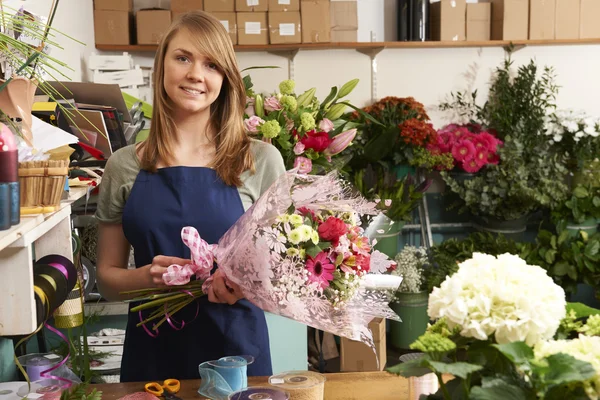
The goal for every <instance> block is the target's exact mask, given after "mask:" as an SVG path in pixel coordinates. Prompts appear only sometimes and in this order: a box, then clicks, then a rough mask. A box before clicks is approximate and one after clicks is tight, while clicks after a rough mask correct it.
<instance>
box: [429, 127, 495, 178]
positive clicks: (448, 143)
mask: <svg viewBox="0 0 600 400" xmlns="http://www.w3.org/2000/svg"><path fill="white" fill-rule="evenodd" d="M501 145H502V141H500V140H499V139H498V138H497V137H496V136H495V135H494V134H493V133H492V132H490V131H486V130H483V128H482V127H481V125H479V124H467V125H462V126H461V125H456V124H450V125H447V126H446V127H444V128H443V129H441V130H439V131H438V137H437V143H433V144H429V145H428V146H427V150H429V151H430V152H431V153H432V154H449V155H451V157H452V160H453V164H452V167H456V168H458V169H460V170H463V171H465V172H468V173H471V174H474V173H476V172H478V171H479V170H481V169H482V168H483V167H485V166H487V165H490V164H491V165H497V164H498V162H499V161H500V157H499V156H498V148H499V146H501Z"/></svg>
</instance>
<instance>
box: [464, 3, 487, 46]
mask: <svg viewBox="0 0 600 400" xmlns="http://www.w3.org/2000/svg"><path fill="white" fill-rule="evenodd" d="M491 31H492V4H491V3H467V41H471V42H474V41H480V40H490V35H491Z"/></svg>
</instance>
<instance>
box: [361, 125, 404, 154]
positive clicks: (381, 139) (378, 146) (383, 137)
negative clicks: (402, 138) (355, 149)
mask: <svg viewBox="0 0 600 400" xmlns="http://www.w3.org/2000/svg"><path fill="white" fill-rule="evenodd" d="M399 135H400V131H399V130H398V127H395V126H392V127H389V128H388V129H386V130H385V131H384V132H383V133H381V134H379V135H377V136H375V137H374V138H373V139H371V140H370V141H369V142H368V143H367V144H366V145H365V147H364V155H365V158H366V159H367V160H368V161H377V160H379V159H381V158H385V157H386V156H387V155H388V153H389V152H390V151H392V150H393V147H392V146H390V143H394V142H395V141H396V138H397V137H398V136H399Z"/></svg>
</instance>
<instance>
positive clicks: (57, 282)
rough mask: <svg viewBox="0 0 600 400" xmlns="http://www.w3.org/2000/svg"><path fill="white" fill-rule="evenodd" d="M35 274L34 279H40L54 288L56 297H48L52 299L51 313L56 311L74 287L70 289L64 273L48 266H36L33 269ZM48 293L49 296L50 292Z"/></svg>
mask: <svg viewBox="0 0 600 400" xmlns="http://www.w3.org/2000/svg"><path fill="white" fill-rule="evenodd" d="M33 274H34V277H35V276H37V277H40V278H42V279H43V280H45V281H46V282H48V283H49V284H50V285H51V286H52V289H53V290H52V292H53V293H54V295H53V296H48V298H51V299H52V301H51V302H50V309H51V311H54V310H56V308H57V307H58V306H60V305H61V304H62V303H63V301H65V300H66V299H67V296H68V295H69V292H70V291H71V290H72V287H69V281H68V280H67V278H66V277H65V276H64V275H63V274H62V272H60V271H59V270H57V269H56V268H54V267H51V266H50V265H48V264H36V265H35V266H34V267H33ZM44 291H45V290H44ZM46 293H47V294H48V292H46Z"/></svg>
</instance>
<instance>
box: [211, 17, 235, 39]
mask: <svg viewBox="0 0 600 400" xmlns="http://www.w3.org/2000/svg"><path fill="white" fill-rule="evenodd" d="M211 14H212V15H214V16H215V17H217V18H218V19H219V21H221V23H222V24H223V26H224V27H225V29H226V30H227V32H229V37H230V38H231V42H232V43H233V44H234V45H235V44H237V42H238V40H237V21H236V15H235V13H234V12H215V13H211Z"/></svg>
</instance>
